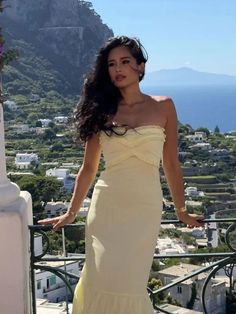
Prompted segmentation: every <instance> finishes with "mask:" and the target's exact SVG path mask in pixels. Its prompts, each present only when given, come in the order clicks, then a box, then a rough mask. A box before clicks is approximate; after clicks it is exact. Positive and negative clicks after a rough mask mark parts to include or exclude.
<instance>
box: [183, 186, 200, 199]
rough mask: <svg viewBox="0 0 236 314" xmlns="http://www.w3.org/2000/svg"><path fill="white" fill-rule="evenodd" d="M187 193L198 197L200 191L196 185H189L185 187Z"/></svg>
mask: <svg viewBox="0 0 236 314" xmlns="http://www.w3.org/2000/svg"><path fill="white" fill-rule="evenodd" d="M185 195H187V196H190V197H197V196H199V192H198V190H197V187H195V186H188V187H187V188H186V189H185Z"/></svg>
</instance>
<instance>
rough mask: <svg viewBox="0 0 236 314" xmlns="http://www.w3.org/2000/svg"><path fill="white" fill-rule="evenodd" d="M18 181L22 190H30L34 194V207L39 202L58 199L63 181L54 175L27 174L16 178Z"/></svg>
mask: <svg viewBox="0 0 236 314" xmlns="http://www.w3.org/2000/svg"><path fill="white" fill-rule="evenodd" d="M16 183H17V184H18V185H19V187H20V189H21V190H25V191H28V192H29V193H30V194H31V195H32V200H33V207H34V206H36V204H38V203H41V202H44V203H47V202H49V201H51V200H52V199H57V198H58V195H59V193H60V189H61V187H62V183H61V182H60V181H58V180H57V179H56V178H54V177H41V176H39V177H36V176H30V175H25V176H22V177H21V178H20V179H18V180H16Z"/></svg>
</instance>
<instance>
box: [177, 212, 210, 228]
mask: <svg viewBox="0 0 236 314" xmlns="http://www.w3.org/2000/svg"><path fill="white" fill-rule="evenodd" d="M176 215H177V217H178V218H179V220H180V221H182V222H183V223H185V224H187V225H188V227H189V228H193V227H204V222H203V221H201V220H203V219H204V217H203V216H200V215H196V214H189V213H188V212H187V211H186V212H180V213H176Z"/></svg>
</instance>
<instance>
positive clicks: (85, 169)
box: [38, 134, 101, 231]
mask: <svg viewBox="0 0 236 314" xmlns="http://www.w3.org/2000/svg"><path fill="white" fill-rule="evenodd" d="M100 157H101V145H100V143H99V134H94V135H93V136H92V137H91V138H90V139H89V140H88V141H87V142H86V144H85V151H84V160H83V164H82V166H81V168H80V170H79V172H78V175H77V177H76V181H75V187H74V191H73V195H72V198H71V201H70V206H69V208H68V210H67V212H66V213H65V214H64V215H61V216H58V217H55V218H47V219H43V220H39V221H38V223H40V224H52V225H53V230H55V231H56V230H57V229H58V228H60V227H63V226H64V225H65V224H69V223H72V222H73V221H74V219H75V216H76V214H77V212H78V211H79V209H80V207H81V205H82V203H83V200H84V198H85V197H86V195H87V193H88V190H89V188H90V186H91V184H92V183H93V181H94V178H95V176H96V173H97V170H98V165H99V161H100Z"/></svg>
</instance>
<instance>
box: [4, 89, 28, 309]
mask: <svg viewBox="0 0 236 314" xmlns="http://www.w3.org/2000/svg"><path fill="white" fill-rule="evenodd" d="M0 92H1V85H0ZM0 98H1V97H0ZM29 224H32V201H31V195H30V194H29V193H28V192H20V189H19V187H18V186H17V185H16V184H15V183H13V182H11V181H10V180H9V179H8V178H7V172H6V157H5V139H4V119H3V106H2V103H1V101H0V248H1V267H0V291H1V293H0V312H1V313H6V314H16V313H17V314H31V313H32V310H31V309H32V305H31V304H32V302H31V299H30V279H29V278H30V276H29V270H30V251H29V232H28V225H29Z"/></svg>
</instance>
